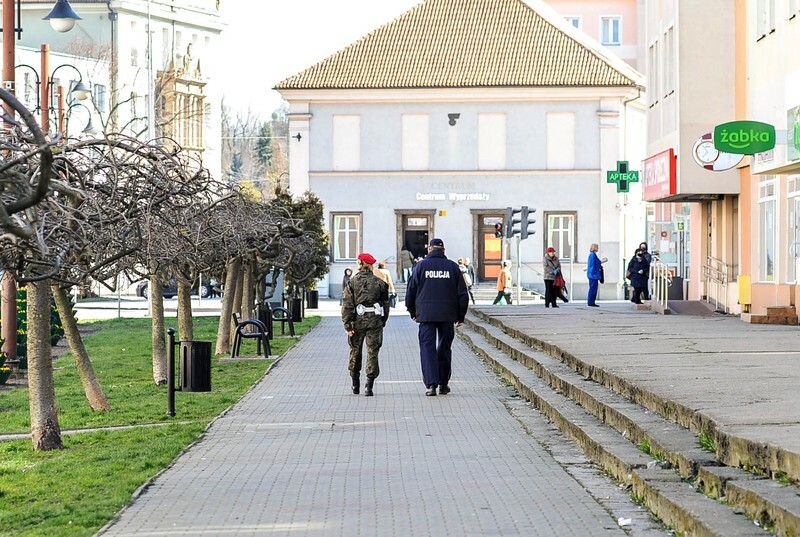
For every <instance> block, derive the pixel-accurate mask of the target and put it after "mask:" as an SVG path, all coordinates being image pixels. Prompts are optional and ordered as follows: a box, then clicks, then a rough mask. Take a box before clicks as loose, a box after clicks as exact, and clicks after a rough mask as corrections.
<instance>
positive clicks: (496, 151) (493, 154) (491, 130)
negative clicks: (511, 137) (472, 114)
mask: <svg viewBox="0 0 800 537" xmlns="http://www.w3.org/2000/svg"><path fill="white" fill-rule="evenodd" d="M505 167H506V115H505V114H478V169H480V170H502V169H504V168H505Z"/></svg>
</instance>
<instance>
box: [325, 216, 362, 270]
mask: <svg viewBox="0 0 800 537" xmlns="http://www.w3.org/2000/svg"><path fill="white" fill-rule="evenodd" d="M332 217H333V233H331V235H332V237H333V260H334V261H355V259H356V258H357V257H358V252H359V250H360V245H361V215H360V214H334V215H332Z"/></svg>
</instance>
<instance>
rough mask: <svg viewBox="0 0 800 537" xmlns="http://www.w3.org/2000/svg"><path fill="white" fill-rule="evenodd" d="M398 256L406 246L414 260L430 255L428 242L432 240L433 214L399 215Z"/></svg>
mask: <svg viewBox="0 0 800 537" xmlns="http://www.w3.org/2000/svg"><path fill="white" fill-rule="evenodd" d="M397 216H398V220H399V221H398V224H399V226H398V230H399V231H400V236H399V237H398V242H399V244H398V247H397V251H398V255H399V252H400V250H402V248H403V245H405V246H406V247H407V248H408V249H409V251H410V252H411V254H412V255H413V256H414V258H415V259H416V258H422V257H425V256H426V255H427V254H428V240H429V239H430V238H431V224H432V223H433V213H432V212H431V214H425V213H408V214H398V215H397Z"/></svg>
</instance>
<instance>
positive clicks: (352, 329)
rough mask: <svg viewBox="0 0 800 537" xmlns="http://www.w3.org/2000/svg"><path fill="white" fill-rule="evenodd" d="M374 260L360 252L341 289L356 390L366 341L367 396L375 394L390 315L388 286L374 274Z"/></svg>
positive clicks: (365, 388)
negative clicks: (345, 283) (354, 268)
mask: <svg viewBox="0 0 800 537" xmlns="http://www.w3.org/2000/svg"><path fill="white" fill-rule="evenodd" d="M375 262H376V259H375V258H374V257H372V256H371V255H370V254H368V253H366V252H364V253H362V254H360V255H359V256H358V261H357V267H358V271H357V272H356V273H355V274H354V275H353V277H352V278H350V281H349V282H347V285H345V286H344V289H343V291H342V322H344V329H345V331H346V332H347V336H348V338H347V341H348V342H349V344H350V376H351V377H352V379H353V393H355V394H358V392H359V388H360V379H361V362H362V359H361V358H362V354H361V348H362V346H363V344H364V341H365V340H366V343H367V383H366V384H365V385H364V395H366V396H372V386H373V384H374V383H375V379H376V378H377V377H378V375H379V374H380V368H379V367H378V351H380V349H381V345H382V344H383V327H384V326H385V325H386V320H387V319H388V318H389V286H388V285H386V282H384V281H383V280H381V279H380V278H378V277H377V276H375V274H373V272H372V266H373V265H374V264H375Z"/></svg>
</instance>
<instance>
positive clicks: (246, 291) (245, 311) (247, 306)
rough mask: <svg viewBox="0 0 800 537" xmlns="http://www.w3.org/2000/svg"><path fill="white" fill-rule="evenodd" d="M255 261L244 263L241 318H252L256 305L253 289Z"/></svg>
mask: <svg viewBox="0 0 800 537" xmlns="http://www.w3.org/2000/svg"><path fill="white" fill-rule="evenodd" d="M253 265H254V263H253V261H252V260H250V261H247V262H245V263H242V306H241V307H242V309H241V310H240V311H241V319H242V320H243V321H244V320H247V319H252V318H253V317H254V315H253V306H254V305H255V290H254V289H253V286H254V282H253V268H254V267H253Z"/></svg>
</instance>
